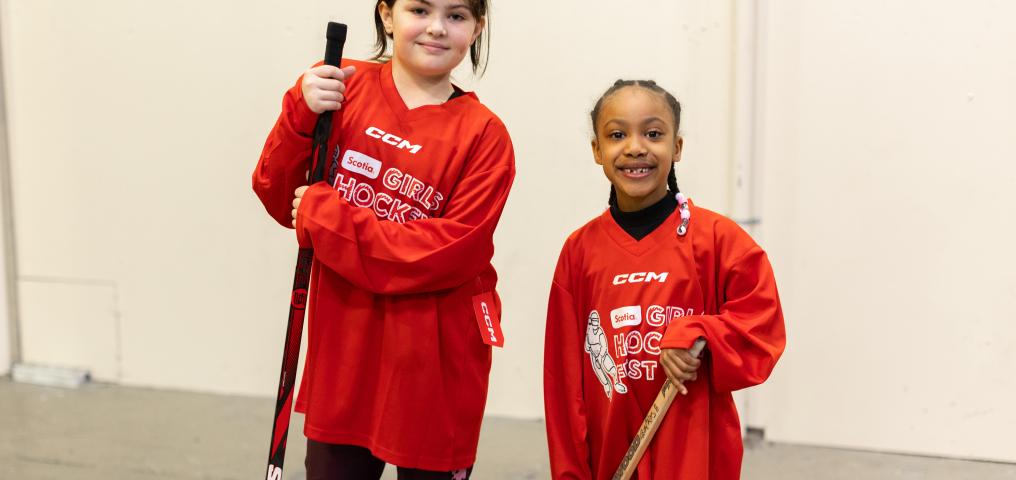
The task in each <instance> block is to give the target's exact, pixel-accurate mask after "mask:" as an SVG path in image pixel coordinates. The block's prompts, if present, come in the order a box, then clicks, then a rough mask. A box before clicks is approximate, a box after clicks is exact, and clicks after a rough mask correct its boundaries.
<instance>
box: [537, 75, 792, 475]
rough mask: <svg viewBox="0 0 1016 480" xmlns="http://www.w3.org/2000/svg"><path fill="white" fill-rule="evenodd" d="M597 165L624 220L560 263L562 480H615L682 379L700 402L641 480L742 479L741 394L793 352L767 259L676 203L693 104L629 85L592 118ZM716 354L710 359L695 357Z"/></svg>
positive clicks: (674, 422)
mask: <svg viewBox="0 0 1016 480" xmlns="http://www.w3.org/2000/svg"><path fill="white" fill-rule="evenodd" d="M592 123H593V132H594V138H593V141H592V150H593V158H594V159H595V161H596V163H597V164H598V165H600V167H601V168H602V169H603V173H604V174H605V175H606V176H607V178H608V179H609V180H610V183H611V190H610V200H609V205H610V208H609V209H608V210H607V211H605V212H604V213H603V214H602V215H600V216H599V217H597V218H595V219H593V220H592V221H590V222H589V223H587V224H586V225H585V226H583V227H582V228H580V229H578V230H577V231H575V232H574V233H573V234H572V235H571V236H570V237H569V238H568V240H567V242H566V243H565V245H564V248H563V249H562V250H561V256H560V259H559V260H558V264H557V270H556V272H555V273H554V280H553V283H552V286H551V291H550V303H549V307H548V312H547V335H546V343H545V356H544V358H545V361H544V400H545V408H546V415H547V438H548V441H549V446H550V464H551V470H552V472H553V478H554V479H570V480H593V479H597V480H599V479H609V478H611V477H612V476H613V475H614V472H615V470H616V469H617V467H618V465H619V464H620V463H621V459H622V457H623V456H624V454H625V451H626V450H627V449H628V445H629V442H630V441H631V440H632V438H634V437H635V435H636V433H637V431H638V428H639V426H640V424H641V423H642V420H643V418H645V417H646V413H647V412H648V411H649V408H650V406H651V405H652V403H653V400H654V398H655V397H656V394H657V392H659V391H660V387H661V386H662V384H663V382H664V380H665V379H666V378H668V377H669V378H670V379H671V380H672V381H673V382H674V384H675V386H676V387H677V388H678V389H679V391H680V392H681V393H683V394H685V396H684V397H680V398H679V399H678V403H676V404H675V408H672V409H671V410H670V413H669V414H668V415H667V416H666V417H665V418H664V420H663V422H662V424H661V425H660V427H659V431H658V432H657V433H656V436H655V437H654V439H653V440H652V443H651V444H650V446H649V448H648V450H647V451H646V453H645V455H644V456H643V457H642V460H641V462H640V463H639V465H638V470H637V477H636V478H638V479H639V480H652V479H656V480H664V479H666V480H670V479H674V478H681V479H699V480H703V479H712V480H732V479H736V478H739V476H740V469H741V455H742V447H741V430H740V426H739V423H738V417H737V411H736V410H735V408H734V401H733V399H732V397H731V392H732V391H734V390H738V389H741V388H745V387H749V386H752V385H756V384H759V383H761V382H763V381H764V380H765V379H766V378H767V377H768V376H769V373H770V372H771V371H772V369H773V367H774V366H775V364H776V361H777V360H778V359H779V357H780V355H781V354H782V352H783V347H784V343H785V337H784V328H783V314H782V311H781V308H780V301H779V296H778V295H777V292H776V282H775V279H774V277H773V272H772V268H771V267H770V265H769V261H768V259H767V258H766V254H765V252H763V251H762V249H761V248H759V246H758V245H756V244H755V242H754V241H752V239H751V237H749V236H748V234H747V233H745V232H744V231H743V230H741V229H740V228H739V227H738V226H737V225H736V224H735V223H734V222H733V221H731V220H729V219H727V218H725V217H723V216H721V215H718V214H716V213H713V212H711V211H709V210H706V209H703V208H699V207H697V206H695V205H693V204H692V203H691V202H690V201H689V200H687V199H686V198H685V197H684V195H683V194H681V193H680V191H679V190H678V188H677V177H676V176H675V174H674V166H675V164H676V163H677V162H679V161H680V160H681V152H682V149H683V146H684V140H683V138H682V137H681V136H680V135H679V133H678V131H679V129H680V125H681V104H680V103H678V101H677V100H676V99H675V98H674V97H673V95H671V94H670V93H668V92H667V91H666V90H664V89H662V88H660V87H659V86H657V85H656V83H654V82H651V81H621V80H619V81H618V82H617V83H615V84H614V86H613V87H611V88H610V89H609V90H607V92H606V93H604V94H603V96H602V97H601V98H600V100H599V101H598V102H597V103H596V106H595V108H594V109H593V112H592ZM700 337H704V338H705V339H706V340H707V345H708V347H707V350H706V352H705V353H704V354H703V356H702V359H701V360H699V359H696V358H694V357H693V356H692V355H691V354H690V353H689V351H688V349H689V348H690V347H691V346H692V344H693V343H694V341H695V340H696V339H697V338H700Z"/></svg>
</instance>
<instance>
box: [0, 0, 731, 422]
mask: <svg viewBox="0 0 1016 480" xmlns="http://www.w3.org/2000/svg"><path fill="white" fill-rule="evenodd" d="M350 3H352V2H336V1H333V0H327V1H326V0H318V1H313V2H303V3H302V4H301V5H302V6H303V7H302V8H300V9H297V8H295V7H294V5H293V4H292V3H291V2H281V1H259V2H250V1H244V2H240V1H228V2H199V1H197V0H191V1H184V2H171V3H152V2H135V1H129V0H109V1H105V2H91V3H81V2H71V1H57V0H6V1H5V2H3V8H4V10H3V12H2V18H3V21H4V24H3V31H4V36H5V39H4V40H5V42H4V64H5V70H6V71H7V72H8V82H7V85H6V92H7V94H8V95H7V98H8V115H9V118H10V119H11V125H10V133H11V157H12V167H13V170H14V172H13V174H14V178H15V185H14V196H15V200H16V202H15V207H16V209H17V210H16V212H15V213H16V218H17V222H18V223H17V229H16V233H17V240H18V245H19V252H18V267H19V273H20V275H21V276H20V279H19V280H20V281H19V285H20V287H21V293H20V301H21V305H22V317H23V319H24V324H25V330H26V331H25V335H24V337H25V339H24V340H25V342H24V343H25V346H26V348H25V350H26V351H25V354H26V360H34V361H45V362H47V363H72V364H78V365H85V366H89V367H90V368H92V369H93V371H95V372H96V373H97V376H99V377H100V378H102V379H107V380H113V381H119V382H122V383H124V384H128V385H150V386H158V387H170V388H182V389H190V390H202V391H214V392H228V393H243V394H256V395H265V396H267V395H272V394H273V391H274V388H275V382H276V381H277V374H278V368H279V362H280V358H281V347H282V339H283V335H284V329H285V318H286V300H285V299H286V298H287V295H288V289H289V287H290V282H291V275H292V269H293V261H294V258H293V257H294V253H295V248H294V242H293V239H292V233H291V232H289V231H287V230H284V229H282V228H280V227H278V226H277V225H276V224H274V222H273V221H271V220H270V219H269V218H268V216H267V215H266V214H264V212H263V210H262V208H261V206H260V205H259V203H258V201H257V200H256V198H255V197H254V195H253V194H252V192H251V191H250V180H249V177H250V172H251V171H252V169H253V168H254V164H255V162H256V161H257V158H258V155H259V153H260V150H261V146H262V144H263V142H264V137H265V135H266V134H267V133H268V130H269V129H270V128H271V126H272V124H273V122H274V120H275V117H276V115H277V113H278V108H279V104H280V100H281V94H282V92H283V91H284V90H285V89H286V88H287V87H288V86H290V85H291V84H292V82H293V81H294V80H295V78H296V76H297V75H298V74H299V73H300V72H301V71H302V70H303V69H304V68H305V67H306V66H307V65H308V64H310V63H312V62H313V61H315V60H316V59H317V58H319V57H320V56H321V55H322V50H323V45H324V42H323V32H324V26H325V23H326V21H327V20H328V19H339V20H341V21H344V22H346V23H348V24H350V28H351V31H350V39H349V42H348V43H347V48H346V54H347V56H351V57H360V58H362V57H365V56H366V55H367V54H368V52H369V50H370V44H371V40H372V38H373V24H372V20H371V18H372V17H371V11H370V7H369V6H364V5H361V6H357V7H356V8H353V7H350V6H348V5H349V4H350ZM357 3H368V4H369V2H357ZM730 17H731V12H730V5H729V4H728V3H727V2H693V1H677V2H675V1H663V0H658V1H652V2H644V4H643V5H642V6H641V7H640V8H628V7H626V8H619V7H618V4H617V2H613V1H606V0H596V1H578V0H568V1H561V2H538V1H535V0H527V1H523V0H511V1H507V0H501V1H495V2H494V11H493V17H492V20H493V51H492V55H491V59H492V62H491V64H490V68H489V70H488V73H487V75H486V76H485V77H484V78H483V79H482V80H480V81H478V82H473V81H472V80H471V79H470V78H469V75H468V74H466V73H465V72H463V74H462V75H460V78H461V79H462V80H463V83H465V84H466V86H468V87H475V88H476V90H477V91H478V93H479V95H480V97H481V99H483V100H484V101H485V102H486V103H487V104H488V105H489V106H491V108H492V109H493V110H494V111H496V112H498V113H499V114H500V115H501V116H502V118H503V119H504V120H505V122H506V124H507V125H508V127H509V129H510V131H511V133H512V136H513V138H514V141H515V145H516V149H517V150H516V152H517V164H518V179H517V181H516V184H515V187H514V190H513V193H512V197H511V199H510V201H509V205H508V207H507V210H506V212H505V214H504V217H503V220H502V223H501V227H500V229H499V231H498V234H497V238H496V241H497V246H498V249H497V254H496V256H495V264H496V265H497V266H498V268H499V269H500V273H501V277H502V279H503V281H502V283H501V287H500V290H501V293H502V296H503V298H504V301H505V313H504V321H505V330H506V334H507V342H508V348H507V349H506V350H505V351H503V352H501V351H499V352H497V354H496V356H495V357H496V358H495V364H494V372H493V376H492V380H491V391H490V397H489V398H490V401H489V413H491V414H495V415H512V416H519V417H532V418H535V417H539V416H542V410H543V409H542V393H541V387H540V384H541V375H542V374H541V369H542V349H543V326H544V315H545V308H546V299H547V288H548V285H549V282H550V277H551V273H552V269H553V266H554V264H555V261H556V258H557V254H558V251H559V249H560V246H561V244H562V242H563V240H564V238H565V237H566V236H567V234H568V233H569V232H571V231H572V230H573V229H575V228H577V227H578V226H580V225H581V224H582V223H584V222H585V221H587V220H588V219H589V218H591V217H593V216H594V215H596V214H598V213H599V212H600V211H601V210H602V208H604V206H605V200H606V196H607V191H608V184H607V182H606V180H605V179H604V178H603V175H602V173H601V171H600V170H599V169H598V168H597V167H596V166H595V165H594V164H593V162H592V159H591V156H590V154H589V146H588V144H589V138H590V134H591V129H590V127H589V125H588V124H589V121H588V118H587V114H588V111H589V110H590V109H591V108H592V106H593V103H594V102H595V100H596V99H597V98H598V95H599V94H600V93H601V92H602V91H603V90H604V89H606V88H607V87H608V86H609V85H610V84H611V83H613V81H614V80H615V79H617V78H619V77H626V78H631V77H651V78H655V79H656V80H658V81H659V82H660V83H661V84H663V85H665V86H667V87H669V88H670V89H671V90H672V91H673V92H674V93H675V94H677V96H678V97H679V98H680V99H681V100H682V101H683V102H684V105H685V123H684V128H683V130H684V132H685V135H686V145H687V149H686V152H685V157H684V162H683V163H682V165H681V167H680V170H679V172H680V173H679V175H680V181H681V184H682V188H683V189H684V190H685V191H687V192H689V193H690V195H692V196H693V197H694V198H695V199H696V200H697V201H698V202H699V203H700V204H703V205H708V206H711V207H713V208H715V209H717V210H720V211H724V210H725V209H726V208H727V202H728V195H727V192H726V185H727V182H728V178H727V177H728V173H727V172H728V170H729V164H730V148H729V146H728V144H727V137H728V136H729V132H730V128H731V127H730V121H729V117H730V112H731V109H732V106H731V105H730V90H731V88H730V85H729V83H730V68H731V67H730V59H729V49H730V48H731V45H730V42H731V40H730V38H731V32H730V21H731V20H730Z"/></svg>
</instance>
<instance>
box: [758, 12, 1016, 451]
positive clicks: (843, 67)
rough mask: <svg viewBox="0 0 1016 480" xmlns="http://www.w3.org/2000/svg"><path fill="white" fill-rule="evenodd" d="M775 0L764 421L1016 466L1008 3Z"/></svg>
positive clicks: (766, 197)
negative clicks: (779, 323) (773, 278)
mask: <svg viewBox="0 0 1016 480" xmlns="http://www.w3.org/2000/svg"><path fill="white" fill-rule="evenodd" d="M768 3H769V5H770V7H769V8H770V12H769V22H768V23H767V24H766V26H765V28H766V30H767V32H768V34H769V37H770V38H769V48H768V49H767V51H766V56H767V57H768V62H767V65H766V70H767V75H766V76H765V82H764V83H765V85H766V87H765V89H764V98H763V103H764V105H765V107H764V110H765V115H764V122H762V128H763V135H762V138H763V141H764V145H763V148H762V150H761V151H762V154H763V155H762V156H763V158H762V162H763V164H764V168H763V169H762V172H763V174H762V176H763V177H764V178H763V180H764V181H763V182H762V184H763V186H764V194H763V196H762V198H763V200H762V207H763V220H764V222H763V224H762V228H761V238H762V239H763V241H764V242H765V243H766V244H767V247H768V249H769V253H770V256H771V257H772V258H773V261H774V265H775V268H776V271H777V274H778V276H779V281H780V289H781V293H782V295H783V298H784V307H785V309H786V314H787V319H788V329H789V335H790V343H789V347H788V349H787V353H786V355H785V357H784V359H783V361H782V363H781V365H780V367H779V368H778V370H777V371H776V374H775V375H774V377H773V379H772V380H773V381H772V382H771V384H770V385H768V386H767V387H768V388H766V389H765V390H763V395H760V397H761V399H760V401H762V402H763V403H764V404H765V408H764V411H765V412H768V413H767V414H766V415H765V416H766V420H765V421H763V423H767V427H768V428H767V434H768V436H769V437H770V438H772V439H774V440H778V441H787V442H795V443H807V444H821V445H832V446H846V447H852V448H862V449H873V450H888V451H902V452H916V453H922V454H931V455H948V456H960V457H972V458H987V459H995V460H1005V461H1016V449H1014V448H1013V443H1012V427H1013V425H1016V409H1014V408H1013V405H1016V375H1013V367H1014V366H1016V324H1014V323H1013V320H1014V318H1016V315H1014V314H1016V273H1014V269H1013V265H1016V253H1014V252H1016V250H1014V249H1013V245H1016V217H1014V213H1016V208H1014V207H1013V205H1014V202H1016V189H1014V187H1016V164H1014V162H1013V159H1014V158H1016V145H1014V144H1013V134H1014V132H1016V120H1014V119H1013V118H1014V117H1013V111H1014V110H1016V93H1014V90H1013V88H1012V86H1013V85H1016V50H1014V49H1013V48H1012V47H1013V45H1016V30H1014V29H1013V28H1012V25H1013V21H1014V20H1016V4H1014V3H1012V2H998V1H988V0H978V1H966V2H958V1H946V0H938V1H930V2H919V3H920V5H917V4H916V3H915V2H900V1H894V2H882V1H875V0H862V1H853V2H832V1H827V2H814V1H805V0H796V1H783V0H781V1H778V2H777V1H773V2H768Z"/></svg>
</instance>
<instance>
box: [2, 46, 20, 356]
mask: <svg viewBox="0 0 1016 480" xmlns="http://www.w3.org/2000/svg"><path fill="white" fill-rule="evenodd" d="M3 33H4V32H3V28H2V26H0V44H2V43H3V41H2V35H3ZM2 57H3V52H2V51H0V59H2ZM2 84H3V68H2V66H0V85H2ZM9 166H10V162H9V159H8V156H7V117H6V115H5V108H4V92H2V91H0V376H2V375H6V374H8V373H10V369H11V361H12V360H13V354H14V352H13V351H12V350H14V349H13V348H12V347H13V346H14V344H13V343H12V340H13V337H16V336H18V335H16V333H15V331H14V322H15V318H14V313H15V312H14V309H12V308H11V305H12V299H11V298H10V297H11V295H10V292H11V287H12V286H13V284H14V282H15V280H14V275H13V273H14V270H13V267H14V265H13V263H14V259H13V258H12V257H13V255H12V253H13V250H9V249H8V247H9V246H10V245H9V244H10V239H11V234H12V233H13V232H12V231H11V230H12V226H11V222H10V200H9V194H10V192H9V186H10V174H9V173H8V167H9ZM8 252H11V253H8Z"/></svg>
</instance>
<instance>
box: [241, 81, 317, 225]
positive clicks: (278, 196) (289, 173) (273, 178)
mask: <svg viewBox="0 0 1016 480" xmlns="http://www.w3.org/2000/svg"><path fill="white" fill-rule="evenodd" d="M302 81H303V76H301V77H300V78H299V79H297V80H296V85H294V86H293V87H292V88H290V89H289V90H288V91H286V94H285V96H283V98H282V113H281V114H279V119H278V120H277V121H276V122H275V127H273V128H272V131H271V133H269V134H268V139H267V140H266V141H265V146H264V149H263V150H262V151H261V158H260V159H259V160H258V165H257V167H256V168H255V169H254V175H253V179H252V180H253V184H254V192H255V193H256V194H257V196H258V198H259V199H261V203H262V204H264V206H265V209H266V210H268V214H269V215H271V216H272V218H274V219H275V221H277V222H279V224H281V225H282V226H284V227H288V228H292V227H293V223H292V222H293V217H292V214H291V212H292V210H293V197H294V195H293V192H294V191H295V190H296V189H297V188H298V187H300V186H303V185H306V184H307V177H306V174H307V171H308V170H310V157H311V151H312V149H313V145H314V141H313V134H314V125H315V124H316V123H317V118H318V116H317V115H316V114H315V113H314V112H312V111H311V110H310V108H309V107H307V103H306V102H305V101H304V99H303V91H302V89H301V88H300V84H301V82H302Z"/></svg>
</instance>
